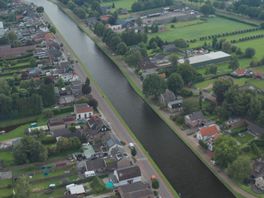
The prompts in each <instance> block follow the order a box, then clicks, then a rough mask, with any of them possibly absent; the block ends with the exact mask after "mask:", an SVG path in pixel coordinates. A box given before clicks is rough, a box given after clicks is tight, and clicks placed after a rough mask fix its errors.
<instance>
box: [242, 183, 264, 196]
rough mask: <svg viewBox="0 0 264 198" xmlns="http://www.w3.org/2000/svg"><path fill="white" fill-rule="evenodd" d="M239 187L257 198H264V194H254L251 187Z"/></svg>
mask: <svg viewBox="0 0 264 198" xmlns="http://www.w3.org/2000/svg"><path fill="white" fill-rule="evenodd" d="M239 186H240V188H242V189H243V190H244V191H246V192H248V193H250V194H252V195H254V196H255V197H257V198H264V194H257V193H255V192H253V191H252V190H251V187H250V186H246V185H244V184H239Z"/></svg>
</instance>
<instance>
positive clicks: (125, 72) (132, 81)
mask: <svg viewBox="0 0 264 198" xmlns="http://www.w3.org/2000/svg"><path fill="white" fill-rule="evenodd" d="M60 6H62V5H60ZM60 8H61V9H62V11H64V12H65V13H66V14H67V15H68V16H70V17H71V19H72V20H73V21H74V22H75V23H76V24H77V25H78V26H79V28H80V29H81V30H82V31H84V32H85V33H86V34H87V35H88V36H89V37H90V38H91V39H92V40H94V42H95V44H96V45H97V46H98V47H99V48H100V49H101V50H102V51H103V52H104V53H105V54H106V55H107V56H108V57H109V58H110V60H111V61H113V62H114V63H115V64H116V65H117V66H118V68H119V69H120V71H121V72H122V73H123V75H124V76H125V77H126V78H127V80H128V82H129V83H130V85H131V86H132V87H133V88H134V90H135V91H136V92H137V94H138V95H139V96H141V97H142V99H143V100H144V101H146V102H147V104H149V106H150V107H151V108H152V109H153V110H154V111H155V112H156V113H157V115H159V117H160V118H161V119H162V120H164V121H165V123H167V125H168V126H169V127H170V128H171V129H172V130H173V131H174V132H175V134H176V135H177V136H178V137H180V138H181V140H182V141H183V142H184V143H185V144H186V145H187V146H188V147H189V148H190V149H191V150H192V151H193V153H195V154H196V156H197V157H198V158H199V159H200V160H201V161H202V162H203V163H204V164H205V165H206V166H207V167H208V168H209V169H210V170H211V172H212V173H213V174H214V175H215V176H216V177H217V178H218V179H219V180H220V181H221V182H222V183H223V184H224V185H225V186H226V187H227V188H228V189H229V190H230V191H231V192H232V193H233V194H234V195H236V196H237V197H243V196H242V195H240V194H239V193H238V192H237V191H235V190H234V189H233V187H231V185H234V184H231V185H230V183H229V182H226V181H225V180H224V179H223V177H221V176H220V174H219V173H218V172H217V170H215V168H214V167H213V166H212V164H210V163H208V161H207V160H206V158H205V156H203V155H202V153H201V152H199V151H198V150H197V148H196V147H195V146H194V145H192V144H191V143H190V142H189V141H188V140H187V138H188V137H186V136H185V134H181V133H179V131H178V130H177V129H176V128H178V127H177V126H176V125H175V123H174V122H173V121H172V120H170V118H169V117H168V116H167V115H165V114H164V113H162V112H161V111H160V110H159V108H158V107H157V106H155V105H154V104H153V103H152V102H151V101H150V100H148V99H147V98H146V97H145V96H144V95H143V93H142V91H141V88H140V87H139V86H138V85H137V83H136V79H132V77H131V74H130V72H129V70H128V69H127V68H125V67H123V65H126V64H125V63H124V61H123V60H122V58H121V57H120V56H113V55H112V53H111V51H110V50H109V49H108V47H107V46H106V45H105V44H104V43H103V42H102V41H101V40H100V39H99V38H98V37H97V36H96V35H94V34H93V32H91V30H90V29H88V27H86V26H85V24H83V23H82V21H81V20H80V19H78V18H77V17H76V16H75V15H74V14H73V13H72V12H71V11H70V10H68V9H67V8H65V7H60ZM84 69H86V68H84ZM107 100H108V99H107ZM108 103H109V104H111V102H110V101H109V100H108ZM110 106H112V104H111V105H110ZM112 108H113V106H112ZM115 111H116V110H115ZM118 115H119V114H118ZM119 117H120V115H119ZM120 119H121V120H123V119H122V118H121V117H120ZM123 122H124V121H123ZM126 126H127V125H126ZM129 131H130V130H129ZM131 135H132V136H133V137H135V136H134V134H133V133H132V132H131ZM145 152H146V151H145ZM146 153H147V152H146ZM155 166H156V165H155ZM158 170H159V169H158ZM159 171H160V170H159ZM163 177H164V176H163ZM164 178H165V177H164ZM236 187H237V186H236Z"/></svg>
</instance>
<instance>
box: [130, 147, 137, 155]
mask: <svg viewBox="0 0 264 198" xmlns="http://www.w3.org/2000/svg"><path fill="white" fill-rule="evenodd" d="M131 155H132V156H133V157H135V156H136V155H137V150H136V148H132V149H131Z"/></svg>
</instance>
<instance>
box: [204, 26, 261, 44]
mask: <svg viewBox="0 0 264 198" xmlns="http://www.w3.org/2000/svg"><path fill="white" fill-rule="evenodd" d="M260 29H262V28H261V27H255V28H248V29H244V30H236V31H232V32H223V33H218V34H212V35H208V36H202V37H200V38H199V40H200V41H204V40H210V39H213V38H220V37H226V36H231V35H238V34H244V33H247V32H255V31H258V30H260Z"/></svg>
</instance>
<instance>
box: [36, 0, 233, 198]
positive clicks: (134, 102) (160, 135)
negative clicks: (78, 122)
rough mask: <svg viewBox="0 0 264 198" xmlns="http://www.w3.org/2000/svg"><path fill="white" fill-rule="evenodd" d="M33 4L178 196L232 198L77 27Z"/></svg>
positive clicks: (51, 6) (54, 11)
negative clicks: (47, 16)
mask: <svg viewBox="0 0 264 198" xmlns="http://www.w3.org/2000/svg"><path fill="white" fill-rule="evenodd" d="M36 2H37V3H43V4H42V5H44V7H45V10H46V11H47V12H48V14H49V16H50V17H51V18H52V21H53V22H54V24H55V26H56V27H57V29H59V30H60V31H61V33H62V34H63V37H64V38H65V39H66V41H67V42H68V43H69V44H70V46H71V47H72V49H73V50H74V51H75V52H76V54H77V55H78V57H80V59H81V60H82V62H84V64H85V65H86V67H89V71H91V74H92V76H93V77H94V78H95V80H96V81H97V82H98V83H99V85H100V87H102V89H103V91H104V92H105V93H106V94H107V96H108V97H109V100H110V101H111V102H112V104H113V106H114V107H115V108H116V109H117V111H118V112H119V113H120V115H121V116H122V118H123V119H124V120H125V122H126V123H127V124H128V126H129V128H131V129H132V131H133V132H134V134H135V136H136V137H137V138H138V139H139V141H140V142H141V143H142V144H143V145H144V147H145V149H146V150H147V151H148V152H149V154H150V156H151V157H152V158H153V160H154V161H155V162H156V163H157V164H158V165H159V167H160V169H161V170H162V172H163V173H164V175H165V176H166V177H167V178H168V180H169V181H170V183H171V184H172V185H173V187H174V188H175V189H176V190H177V191H178V192H180V193H181V194H182V197H203V198H204V197H205V198H206V197H221V198H222V197H233V196H232V194H231V193H230V192H229V191H228V190H227V189H226V188H225V187H224V186H223V185H222V184H221V183H220V182H219V180H217V179H216V177H215V176H214V175H213V174H212V173H211V172H210V171H209V170H208V169H207V168H206V167H205V166H204V164H202V163H201V161H200V160H199V159H198V158H197V157H195V155H194V154H193V152H192V151H191V150H189V149H188V148H187V147H186V145H185V144H183V143H182V141H181V140H180V139H179V138H177V136H176V135H175V133H174V132H173V131H172V130H171V128H169V127H168V125H166V124H165V123H164V122H163V121H162V120H161V119H160V117H158V116H157V114H156V113H154V111H153V109H151V108H150V107H149V105H148V104H146V103H145V102H144V101H143V100H142V98H140V97H138V94H136V93H135V92H134V90H132V88H131V86H130V85H129V84H128V83H127V79H125V78H124V76H123V75H122V74H121V73H120V71H119V70H118V69H117V68H116V65H114V64H112V63H111V62H110V61H109V59H108V58H107V57H105V56H104V55H103V54H102V53H101V51H100V50H99V49H98V48H97V47H96V46H95V44H94V42H92V41H91V39H90V38H89V37H87V36H86V35H85V34H84V33H83V32H81V31H80V29H81V28H78V27H77V26H76V24H75V23H74V22H73V21H72V20H70V19H69V18H68V17H67V16H66V15H65V14H63V13H62V12H61V11H60V10H59V9H58V8H57V6H55V5H54V4H51V3H47V2H46V1H44V0H43V1H42V0H38V1H36Z"/></svg>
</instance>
